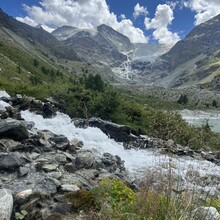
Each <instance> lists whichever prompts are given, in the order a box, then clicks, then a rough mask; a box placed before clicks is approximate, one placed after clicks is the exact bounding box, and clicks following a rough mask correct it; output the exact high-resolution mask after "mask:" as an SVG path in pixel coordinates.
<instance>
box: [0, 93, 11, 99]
mask: <svg viewBox="0 0 220 220" xmlns="http://www.w3.org/2000/svg"><path fill="white" fill-rule="evenodd" d="M1 97H7V98H10V97H11V96H10V95H9V94H8V93H7V92H6V91H0V98H1Z"/></svg>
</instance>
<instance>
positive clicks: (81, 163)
mask: <svg viewBox="0 0 220 220" xmlns="http://www.w3.org/2000/svg"><path fill="white" fill-rule="evenodd" d="M95 160H96V156H95V154H94V153H93V152H91V151H89V150H82V151H80V152H79V153H78V154H77V156H76V167H77V168H79V169H80V168H91V167H92V165H93V163H94V162H95Z"/></svg>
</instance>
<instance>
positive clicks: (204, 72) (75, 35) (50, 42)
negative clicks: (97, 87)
mask: <svg viewBox="0 0 220 220" xmlns="http://www.w3.org/2000/svg"><path fill="white" fill-rule="evenodd" d="M7 38H8V39H11V41H13V44H12V43H11V44H10V46H12V45H14V46H15V47H16V46H18V45H19V47H21V45H23V48H26V49H27V51H29V53H30V54H36V53H38V56H41V55H40V54H44V55H45V54H46V55H47V56H49V57H50V56H51V57H55V58H56V59H58V60H60V62H61V61H62V62H63V63H67V61H76V62H79V63H88V65H90V66H94V67H95V68H103V69H105V70H106V74H110V75H111V76H115V77H116V79H119V82H123V83H124V82H126V83H127V82H128V83H136V84H142V85H143V84H145V85H147V84H150V85H155V86H158V85H159V86H164V87H167V88H171V87H175V88H182V87H184V88H186V87H192V86H197V87H200V88H209V89H214V90H219V89H220V86H219V81H220V40H219V39H220V15H218V16H216V17H215V18H213V19H211V20H209V21H207V22H205V23H203V24H200V25H199V26H197V27H195V28H194V29H193V30H192V31H191V32H190V33H189V34H188V35H187V37H186V38H185V39H183V40H182V41H179V42H177V44H176V45H174V47H172V48H169V47H167V46H165V45H160V44H147V43H146V44H143V43H141V44H132V43H131V42H130V40H129V38H128V37H126V36H124V35H122V34H121V33H119V32H117V31H115V30H114V29H112V28H111V27H108V26H106V25H104V24H103V25H100V26H98V27H97V28H94V29H80V28H76V27H70V26H63V27H60V28H58V29H56V30H55V31H53V32H52V33H51V34H50V33H48V32H46V31H45V30H43V28H42V26H41V25H38V26H37V27H31V26H29V25H27V24H24V23H21V22H19V21H17V20H16V19H14V18H12V17H10V16H8V15H7V14H6V13H4V12H3V11H2V10H0V40H1V39H2V41H3V43H5V42H7V43H8V41H7ZM3 39H4V40H3ZM0 49H1V48H0ZM22 50H23V49H22ZM36 51H37V52H36ZM0 52H1V50H0ZM4 55H5V53H4ZM42 59H47V57H45V56H44V57H43V58H42ZM50 59H52V58H50ZM65 60H66V61H65ZM71 65H73V64H69V66H68V68H69V69H75V70H74V71H76V70H77V69H76V68H75V66H71ZM113 78H114V77H113Z"/></svg>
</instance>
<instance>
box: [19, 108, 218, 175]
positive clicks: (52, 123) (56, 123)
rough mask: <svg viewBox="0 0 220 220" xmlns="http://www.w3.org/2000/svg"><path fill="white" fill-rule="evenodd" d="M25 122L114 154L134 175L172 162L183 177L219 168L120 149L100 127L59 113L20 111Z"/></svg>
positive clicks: (211, 172)
mask: <svg viewBox="0 0 220 220" xmlns="http://www.w3.org/2000/svg"><path fill="white" fill-rule="evenodd" d="M21 115H22V117H23V118H24V119H25V121H33V122H34V123H35V128H37V129H39V130H49V131H51V132H53V133H55V134H60V135H61V134H62V135H65V136H66V137H67V138H68V139H69V140H70V141H71V140H73V139H78V140H80V141H82V142H83V143H84V147H83V148H84V149H96V151H98V152H99V153H100V154H103V153H105V152H108V153H110V154H112V155H118V156H120V157H121V159H122V160H124V161H125V168H126V169H127V170H128V171H129V172H130V173H131V174H132V175H134V176H137V175H142V174H144V173H145V172H146V170H148V169H155V168H156V169H163V168H164V169H167V165H168V164H170V163H172V172H173V173H175V174H177V175H181V176H182V177H183V178H184V177H185V176H186V173H187V171H189V170H195V171H198V172H199V174H200V176H206V175H218V176H220V168H219V166H217V165H215V164H214V163H211V162H208V161H206V160H196V159H193V158H190V157H178V156H172V157H171V156H168V155H162V154H160V153H159V151H157V150H156V149H147V150H135V149H130V150H127V149H124V147H123V144H122V143H117V142H115V141H114V140H113V139H110V138H109V137H108V136H107V135H106V134H104V133H103V132H102V131H101V130H100V129H98V128H94V127H88V128H85V129H83V128H77V127H75V126H74V124H73V123H72V120H71V118H70V117H69V116H68V115H66V114H63V113H57V115H56V116H55V117H53V118H51V119H44V118H43V117H42V116H41V115H37V114H35V113H31V112H30V111H28V110H27V111H22V112H21Z"/></svg>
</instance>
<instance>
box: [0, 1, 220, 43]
mask: <svg viewBox="0 0 220 220" xmlns="http://www.w3.org/2000/svg"><path fill="white" fill-rule="evenodd" d="M0 7H1V8H2V9H3V10H4V11H5V12H6V13H8V14H9V15H11V16H13V17H14V18H16V19H17V20H19V21H21V22H24V23H27V24H29V25H32V26H36V25H37V24H41V25H42V26H43V28H44V29H45V30H47V31H49V32H51V31H52V30H54V29H56V28H57V27H61V26H63V25H69V26H75V27H79V28H86V29H88V28H89V29H90V28H95V27H96V26H98V25H100V24H106V25H108V26H110V27H112V28H114V29H115V30H117V31H119V32H120V33H122V34H124V35H126V36H127V37H129V39H130V40H131V42H133V43H161V44H166V45H170V46H172V45H174V44H175V43H176V42H177V41H179V40H181V39H183V38H184V37H185V36H186V35H187V34H188V33H189V32H190V31H191V30H192V29H193V28H194V27H195V26H196V25H199V24H201V23H203V22H205V21H207V20H209V19H211V18H213V17H214V16H216V15H218V14H220V0H1V1H0Z"/></svg>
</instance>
